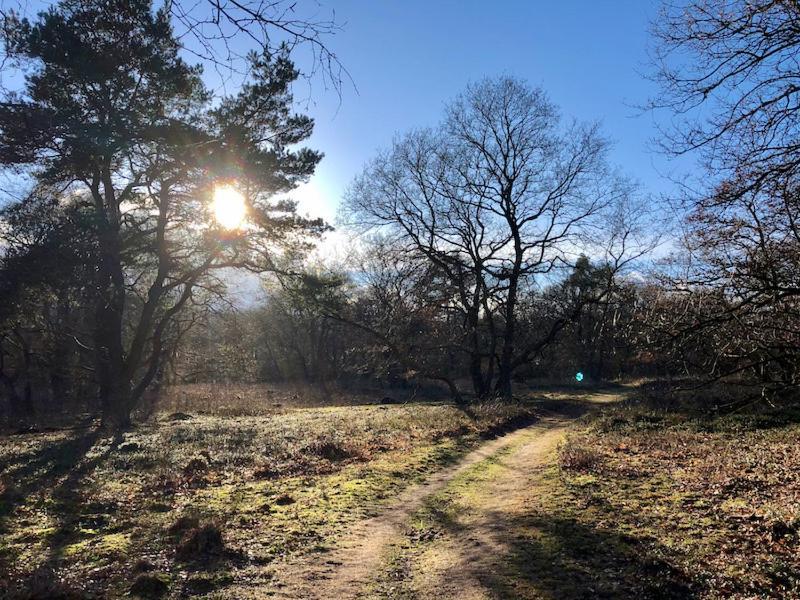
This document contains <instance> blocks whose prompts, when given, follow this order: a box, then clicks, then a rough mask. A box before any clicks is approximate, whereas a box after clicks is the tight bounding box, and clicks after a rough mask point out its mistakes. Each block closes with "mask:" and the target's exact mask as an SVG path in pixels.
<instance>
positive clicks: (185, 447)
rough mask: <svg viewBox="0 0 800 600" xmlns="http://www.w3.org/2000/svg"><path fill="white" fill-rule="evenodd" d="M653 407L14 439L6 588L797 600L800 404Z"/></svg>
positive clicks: (617, 393)
mask: <svg viewBox="0 0 800 600" xmlns="http://www.w3.org/2000/svg"><path fill="white" fill-rule="evenodd" d="M192 393H194V392H192ZM204 393H211V394H213V393H214V390H213V389H212V388H208V389H206V390H205V392H204ZM254 393H255V392H254ZM256 395H259V398H261V396H263V390H262V391H261V392H259V393H258V394H256ZM626 396H629V397H630V399H629V400H625V399H624V397H626ZM640 396H641V394H640V393H639V391H638V390H632V389H630V388H613V389H605V390H588V389H583V390H579V389H568V390H560V391H558V390H553V389H551V390H549V391H539V392H536V393H534V392H530V393H526V394H524V396H522V397H521V401H520V402H517V403H514V404H511V405H508V404H502V403H490V404H485V405H478V406H474V407H472V408H471V409H469V410H466V411H465V410H460V409H458V408H456V407H454V406H452V405H449V404H446V403H434V402H416V403H410V404H380V405H379V404H366V405H350V406H326V407H313V406H308V405H307V404H305V403H302V402H301V403H298V405H297V406H293V405H292V404H291V402H287V401H284V402H273V403H264V401H263V398H261V402H260V404H258V403H255V404H254V403H252V402H250V401H249V400H248V401H247V402H245V400H246V399H245V398H244V395H243V394H239V393H237V394H235V395H234V396H233V400H232V401H231V402H224V403H218V404H217V406H216V409H215V412H214V414H201V412H200V411H197V410H192V409H195V408H196V407H197V406H198V403H194V404H193V403H192V401H190V400H186V401H183V402H184V403H183V404H182V405H180V406H178V408H183V409H185V410H186V411H187V412H179V411H176V410H175V409H176V405H175V403H174V402H170V403H166V404H165V406H163V407H162V408H161V410H159V411H157V412H156V413H155V414H154V415H153V416H152V417H151V418H150V419H149V420H148V421H147V422H146V423H144V424H142V425H140V426H139V427H137V428H136V430H134V431H132V432H130V433H128V434H126V435H125V437H124V439H123V440H121V441H120V440H111V439H103V438H100V437H98V434H97V433H96V432H95V431H94V430H92V429H89V428H87V429H75V430H61V431H51V432H42V433H24V434H18V435H8V436H5V437H0V597H11V598H58V597H60V598H86V597H89V598H91V597H98V598H106V597H109V598H115V597H131V596H132V597H142V598H182V597H206V598H237V599H238V598H268V597H278V598H337V599H339V598H342V599H344V598H423V599H424V598H433V597H436V598H459V600H461V599H462V598H463V599H469V598H552V599H556V598H643V597H646V598H692V597H697V598H729V597H738V598H755V597H776V598H777V597H783V598H786V597H800V466H798V465H800V443H798V442H800V425H798V423H800V412H794V411H791V410H787V409H784V410H781V411H766V412H765V411H758V412H747V413H738V414H734V415H727V416H720V415H719V414H717V415H716V416H713V415H711V416H709V414H708V413H707V411H706V412H692V411H690V410H685V409H683V408H682V406H681V405H677V404H670V405H669V406H660V405H659V406H654V405H652V403H648V402H647V401H642V400H641V399H640ZM173 400H174V399H173ZM201 400H202V399H201ZM237 402H238V403H239V404H241V406H237V405H236V404H237ZM204 404H207V402H205V401H202V402H200V403H199V405H204ZM245 404H246V405H247V406H248V407H249V409H247V410H243V408H244V406H245ZM258 406H261V407H262V408H254V407H258ZM264 407H268V408H264Z"/></svg>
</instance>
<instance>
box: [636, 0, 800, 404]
mask: <svg viewBox="0 0 800 600" xmlns="http://www.w3.org/2000/svg"><path fill="white" fill-rule="evenodd" d="M654 30H655V34H656V39H657V41H658V47H657V49H656V59H657V66H658V70H657V74H656V79H657V80H658V81H659V82H660V83H661V87H662V94H661V96H660V97H659V98H657V99H655V100H654V101H653V102H652V103H651V106H652V107H653V108H655V109H663V108H666V109H668V110H669V111H671V112H672V114H673V116H676V117H677V119H676V120H675V122H676V123H677V127H676V128H675V129H673V130H671V131H669V132H667V134H668V135H667V136H666V137H665V139H664V141H663V144H662V145H663V147H664V148H665V149H666V150H667V151H668V152H671V153H687V152H699V154H700V157H701V158H702V161H703V165H704V167H705V169H706V178H705V182H706V185H705V186H703V187H702V189H701V190H700V191H699V192H697V193H692V194H689V196H688V197H687V198H686V200H688V207H687V209H688V210H687V218H686V222H685V226H686V236H685V240H684V251H685V256H683V257H681V259H680V260H679V261H678V260H676V261H673V263H672V267H673V268H672V270H671V272H670V275H671V277H670V280H669V285H670V287H671V289H672V291H673V293H674V298H676V299H682V310H680V311H673V312H672V313H671V314H672V316H673V317H674V319H673V321H672V327H671V332H670V336H671V339H672V340H673V343H675V344H677V345H682V346H686V345H687V344H695V345H696V347H698V348H704V349H706V350H707V352H706V353H694V355H693V356H692V357H691V358H692V361H693V363H694V366H695V367H696V368H697V369H699V371H700V372H702V373H704V374H706V375H707V376H708V377H710V378H711V379H712V380H713V379H717V378H719V377H723V376H727V375H736V376H740V377H741V376H743V375H745V374H748V375H750V376H755V380H756V382H760V383H761V384H763V385H764V386H765V389H774V388H776V387H777V388H781V387H783V386H785V385H789V386H797V385H798V383H800V373H798V369H797V367H796V365H797V357H798V356H799V355H800V338H799V337H798V330H800V321H798V313H797V302H798V297H800V285H799V284H798V282H800V237H798V233H800V230H799V229H798V219H800V203H798V200H797V198H798V190H800V187H798V185H799V184H800V181H799V180H798V177H799V176H800V58H798V57H799V56H800V4H798V3H797V2H795V1H788V0H787V1H784V0H754V1H744V0H694V1H687V2H681V3H677V4H672V3H670V4H667V5H665V7H664V9H663V11H662V13H661V15H660V17H659V20H658V21H656V24H655V26H654Z"/></svg>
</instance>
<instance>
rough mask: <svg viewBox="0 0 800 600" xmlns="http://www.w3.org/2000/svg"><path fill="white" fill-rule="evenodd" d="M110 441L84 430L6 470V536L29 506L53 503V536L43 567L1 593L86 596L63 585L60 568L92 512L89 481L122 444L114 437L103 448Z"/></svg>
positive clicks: (1, 498) (2, 505)
mask: <svg viewBox="0 0 800 600" xmlns="http://www.w3.org/2000/svg"><path fill="white" fill-rule="evenodd" d="M104 437H107V434H106V433H104V432H102V431H100V430H97V429H91V430H88V431H87V430H84V431H81V432H80V433H78V434H77V435H74V436H71V437H68V438H65V439H63V440H59V441H57V442H54V443H46V442H45V443H44V444H43V445H42V446H41V447H40V448H38V449H36V450H35V451H33V452H29V453H26V454H23V455H19V456H17V457H15V458H14V459H13V462H10V463H6V464H5V465H3V467H4V469H3V477H4V480H5V482H6V485H5V486H4V489H3V492H2V494H0V533H5V532H7V531H9V530H10V529H11V527H12V523H13V521H14V519H15V518H19V515H18V512H17V511H18V509H19V508H21V507H22V506H23V505H38V504H40V503H42V502H45V503H47V513H48V516H49V517H50V518H51V520H50V521H48V523H47V525H49V526H50V527H51V528H52V531H50V532H48V533H47V535H46V539H45V542H46V550H45V551H44V552H43V553H42V554H40V555H39V557H37V558H38V560H37V562H38V566H37V567H36V568H35V569H34V570H33V571H32V573H31V574H30V576H29V577H27V578H26V581H22V582H7V583H8V585H9V586H11V587H9V588H8V589H7V590H3V589H2V588H0V592H3V593H7V594H8V596H9V597H20V598H25V597H31V598H39V597H41V598H46V597H53V598H77V597H82V596H81V594H80V593H79V592H76V591H74V590H70V589H69V588H68V587H67V586H65V585H64V584H62V583H61V581H60V578H59V577H58V576H57V573H56V569H57V567H58V565H59V563H60V560H61V558H62V556H63V550H64V548H65V547H66V546H67V545H68V544H70V543H72V542H74V541H75V538H76V534H77V532H78V529H79V524H80V520H81V518H82V516H83V515H84V513H85V512H86V511H87V510H91V508H92V504H91V503H89V502H88V499H87V498H86V493H85V490H84V482H85V480H86V478H87V477H88V476H89V475H90V474H91V473H92V472H93V471H94V470H95V469H96V467H97V466H98V465H99V464H100V463H101V462H103V461H104V460H105V459H106V458H107V456H108V455H109V453H110V452H111V451H112V450H113V448H114V447H115V445H116V443H118V442H119V440H120V437H119V436H116V437H113V438H111V439H110V440H107V441H106V442H105V443H103V445H102V446H101V447H99V448H98V444H100V443H101V442H103V440H104ZM0 569H2V566H0Z"/></svg>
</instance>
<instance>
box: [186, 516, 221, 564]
mask: <svg viewBox="0 0 800 600" xmlns="http://www.w3.org/2000/svg"><path fill="white" fill-rule="evenodd" d="M224 551H225V542H224V541H223V538H222V530H221V529H220V527H219V525H217V524H216V523H203V524H201V525H199V526H197V527H193V528H191V529H189V530H187V531H186V532H185V533H184V534H183V536H182V537H181V541H180V542H179V543H178V547H177V551H176V554H175V556H176V557H177V558H178V560H180V561H183V562H202V561H207V560H210V559H214V558H219V557H220V556H222V554H223V553H224Z"/></svg>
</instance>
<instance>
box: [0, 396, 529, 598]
mask: <svg viewBox="0 0 800 600" xmlns="http://www.w3.org/2000/svg"><path fill="white" fill-rule="evenodd" d="M530 414H531V409H530V408H528V407H525V406H521V405H517V404H515V405H503V404H493V405H487V406H478V407H474V408H473V410H472V411H471V413H470V414H467V413H465V412H464V411H462V410H459V409H458V408H456V407H454V406H452V405H448V404H441V405H429V404H419V405H392V406H345V407H327V408H317V409H299V410H282V411H281V413H280V414H267V415H261V416H213V415H197V414H194V415H182V416H181V418H180V419H172V418H169V416H168V415H159V416H157V418H156V419H155V420H153V421H152V422H149V423H147V424H145V425H142V426H140V427H139V428H137V429H136V430H134V431H132V432H130V433H128V434H126V435H125V436H124V438H123V440H121V442H115V441H114V440H111V439H108V438H102V437H100V436H99V435H98V434H97V433H96V432H94V431H92V430H89V429H86V430H76V431H62V432H50V433H44V434H26V435H15V436H8V437H4V438H0V465H2V467H3V468H2V470H1V471H0V531H2V535H0V581H1V582H2V583H0V595H3V594H6V595H12V597H13V595H14V594H18V593H23V592H24V590H25V589H26V588H29V587H30V585H32V584H31V582H32V581H33V578H34V573H35V574H36V579H37V583H36V585H37V586H39V588H40V589H51V588H50V587H48V586H51V585H52V586H56V585H58V586H60V587H59V589H61V587H66V588H69V589H73V590H76V591H78V592H80V593H89V594H92V593H94V594H96V595H98V596H100V597H123V596H126V595H128V592H129V588H130V586H131V583H132V581H133V579H135V577H136V571H137V569H138V568H141V565H146V572H147V573H151V572H152V573H164V574H168V576H169V577H168V579H169V584H168V591H167V592H166V593H165V594H164V597H167V598H172V597H179V596H181V595H183V594H192V595H195V596H203V595H209V596H213V597H224V596H225V589H226V588H227V587H228V586H230V585H232V584H236V585H240V584H241V583H242V582H245V583H247V582H252V583H256V584H257V583H258V582H259V581H268V580H269V578H270V577H271V575H270V563H271V562H272V561H274V560H275V559H276V558H279V557H283V556H286V555H292V554H297V553H304V552H310V551H320V550H324V549H325V548H327V547H330V546H331V545H332V544H334V543H335V541H336V538H337V536H338V535H339V534H340V533H341V532H342V531H343V530H344V529H345V528H346V527H347V524H348V523H350V522H352V521H354V520H356V519H360V518H362V517H364V516H366V515H368V514H371V513H374V512H376V511H378V510H380V507H381V506H383V505H384V504H386V503H388V502H391V500H392V498H393V497H394V496H395V495H396V494H397V493H399V492H400V491H401V490H402V489H403V488H405V487H406V486H408V485H410V484H412V483H414V482H418V481H421V480H422V479H424V477H425V476H426V475H427V474H429V473H432V472H434V471H436V470H438V469H440V468H442V467H443V466H445V465H447V464H450V463H451V462H452V461H454V460H456V459H457V458H458V457H459V456H461V455H462V454H463V453H464V452H466V451H467V450H468V449H469V448H471V447H473V446H474V445H475V444H477V443H479V442H480V441H481V435H482V434H483V433H485V432H487V431H492V430H494V429H497V428H503V427H504V426H505V425H506V424H508V423H513V422H514V420H519V419H520V418H521V417H524V418H529V417H530ZM185 516H193V517H195V518H197V519H199V521H201V522H213V523H216V524H218V526H219V527H220V529H221V530H222V533H223V539H224V542H225V552H224V553H223V554H222V555H221V556H218V557H215V559H214V560H209V561H206V562H205V563H202V562H197V561H195V562H194V563H192V564H187V563H184V562H182V561H179V560H177V558H176V548H177V545H178V543H179V535H178V534H171V533H170V528H171V527H172V526H173V525H175V523H176V521H178V520H179V519H180V518H181V517H185ZM142 581H144V579H143V580H142ZM142 585H144V583H143V584H142ZM52 589H55V588H52ZM15 590H16V591H15Z"/></svg>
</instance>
